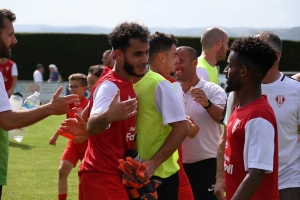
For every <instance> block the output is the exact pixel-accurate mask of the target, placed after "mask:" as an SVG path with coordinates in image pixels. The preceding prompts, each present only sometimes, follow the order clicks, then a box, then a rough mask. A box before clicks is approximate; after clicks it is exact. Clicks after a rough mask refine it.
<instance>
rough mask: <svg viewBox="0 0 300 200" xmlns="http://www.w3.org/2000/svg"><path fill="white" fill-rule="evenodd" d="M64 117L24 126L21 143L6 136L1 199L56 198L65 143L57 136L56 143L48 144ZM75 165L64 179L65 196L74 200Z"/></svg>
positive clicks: (76, 179)
mask: <svg viewBox="0 0 300 200" xmlns="http://www.w3.org/2000/svg"><path fill="white" fill-rule="evenodd" d="M64 118H65V116H52V117H49V118H47V119H44V120H43V121H41V122H39V123H36V124H34V125H32V126H30V127H29V128H28V131H27V133H26V135H25V137H24V139H23V141H22V142H21V143H18V142H16V141H14V140H12V139H10V143H9V150H10V152H9V154H10V155H9V164H8V180H7V185H6V186H3V194H2V199H14V200H34V199H39V200H40V199H44V200H53V199H57V193H58V192H57V180H58V167H59V162H60V157H61V155H62V153H63V150H64V148H65V146H66V144H67V142H68V140H67V139H66V138H64V137H59V138H58V140H57V142H56V146H52V145H48V140H49V138H50V137H51V136H52V135H53V134H54V133H55V132H56V130H57V128H58V127H59V124H60V123H61V122H62V120H63V119H64ZM77 171H78V165H77V166H76V167H75V168H74V169H73V170H72V171H71V173H70V174H69V178H68V187H69V192H68V199H78V197H77V194H78V192H77V185H78V176H77Z"/></svg>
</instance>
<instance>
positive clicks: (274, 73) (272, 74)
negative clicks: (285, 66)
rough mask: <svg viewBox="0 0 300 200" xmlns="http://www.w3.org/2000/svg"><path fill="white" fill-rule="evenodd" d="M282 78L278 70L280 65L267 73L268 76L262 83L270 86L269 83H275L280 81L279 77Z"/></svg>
mask: <svg viewBox="0 0 300 200" xmlns="http://www.w3.org/2000/svg"><path fill="white" fill-rule="evenodd" d="M280 76H281V73H280V71H279V70H278V65H277V64H275V65H274V66H273V67H272V68H271V69H270V70H269V72H268V73H267V75H266V76H265V78H264V79H263V81H262V83H263V84H268V83H273V82H275V81H276V80H278V79H279V77H280Z"/></svg>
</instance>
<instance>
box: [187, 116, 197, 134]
mask: <svg viewBox="0 0 300 200" xmlns="http://www.w3.org/2000/svg"><path fill="white" fill-rule="evenodd" d="M186 118H187V120H188V124H189V128H190V133H189V135H188V138H191V139H193V138H194V137H196V135H197V134H198V133H199V131H200V126H198V125H197V124H196V123H195V121H194V120H193V119H192V118H191V117H190V116H188V115H187V116H186Z"/></svg>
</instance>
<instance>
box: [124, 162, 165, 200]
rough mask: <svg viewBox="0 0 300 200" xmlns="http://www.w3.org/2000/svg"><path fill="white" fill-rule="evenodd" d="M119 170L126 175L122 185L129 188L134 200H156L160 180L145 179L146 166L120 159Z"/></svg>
mask: <svg viewBox="0 0 300 200" xmlns="http://www.w3.org/2000/svg"><path fill="white" fill-rule="evenodd" d="M118 162H119V166H118V168H119V169H120V170H121V171H122V172H123V173H124V174H123V175H122V184H123V185H125V186H126V187H128V189H129V193H130V194H131V196H132V197H133V198H140V199H142V200H156V199H157V193H156V190H155V189H156V188H157V187H158V186H160V184H161V181H160V180H151V181H150V180H149V179H146V178H145V174H144V170H145V169H146V164H144V163H140V162H138V161H136V160H134V161H133V160H132V158H131V157H127V158H126V160H123V159H119V160H118Z"/></svg>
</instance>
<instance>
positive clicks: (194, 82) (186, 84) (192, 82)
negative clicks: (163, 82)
mask: <svg viewBox="0 0 300 200" xmlns="http://www.w3.org/2000/svg"><path fill="white" fill-rule="evenodd" d="M199 81H200V79H199V78H198V76H197V74H196V73H195V74H194V76H193V77H192V78H189V79H187V80H185V81H181V87H182V90H183V92H184V93H187V92H188V91H189V90H190V89H191V87H192V86H195V85H197V83H198V82H199Z"/></svg>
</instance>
